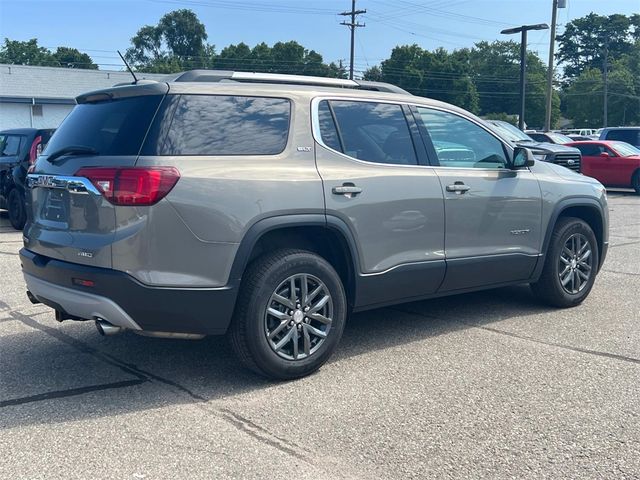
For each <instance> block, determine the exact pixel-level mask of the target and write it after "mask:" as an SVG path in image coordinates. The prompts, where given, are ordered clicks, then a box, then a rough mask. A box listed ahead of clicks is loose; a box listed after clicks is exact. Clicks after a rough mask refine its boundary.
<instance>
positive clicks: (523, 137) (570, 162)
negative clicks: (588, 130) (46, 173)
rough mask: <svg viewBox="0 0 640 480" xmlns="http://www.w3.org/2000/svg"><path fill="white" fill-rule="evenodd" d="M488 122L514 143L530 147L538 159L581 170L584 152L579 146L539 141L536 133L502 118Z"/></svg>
mask: <svg viewBox="0 0 640 480" xmlns="http://www.w3.org/2000/svg"><path fill="white" fill-rule="evenodd" d="M487 122H488V123H489V124H490V125H492V126H493V127H494V128H495V129H496V130H497V132H498V133H500V134H501V135H502V136H503V137H506V139H507V140H509V141H510V142H511V143H513V144H514V145H517V146H520V147H526V148H528V149H530V150H531V151H532V152H533V156H534V157H535V159H536V160H539V161H541V162H549V163H555V164H557V165H562V166H563V167H566V168H568V169H570V170H573V171H575V172H580V171H581V164H582V154H581V153H580V150H578V149H577V148H575V147H568V146H566V145H560V144H557V143H551V142H548V141H542V140H540V141H539V140H538V138H536V137H534V135H535V134H534V133H524V132H523V131H522V130H519V129H518V127H516V126H514V125H511V124H510V123H508V122H504V121H502V120H487ZM549 134H551V135H559V136H560V137H564V135H560V134H557V133H552V132H549ZM545 135H546V134H545ZM569 141H571V139H569Z"/></svg>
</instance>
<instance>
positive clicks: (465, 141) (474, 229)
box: [415, 107, 542, 291]
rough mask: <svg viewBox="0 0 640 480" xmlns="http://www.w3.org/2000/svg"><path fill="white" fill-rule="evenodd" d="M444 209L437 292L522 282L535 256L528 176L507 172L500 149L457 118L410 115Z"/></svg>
mask: <svg viewBox="0 0 640 480" xmlns="http://www.w3.org/2000/svg"><path fill="white" fill-rule="evenodd" d="M415 112H416V116H417V118H418V120H419V122H420V123H421V127H422V132H423V134H424V136H425V137H426V139H427V149H428V150H429V151H430V153H431V157H432V158H433V163H434V164H436V165H437V166H436V167H435V171H436V173H437V175H438V177H439V179H440V182H441V185H442V190H443V196H444V204H445V224H446V233H445V256H446V263H447V272H446V276H445V279H444V282H443V284H442V287H441V288H440V290H441V291H451V290H462V289H467V288H474V287H478V286H486V285H492V284H500V283H505V282H516V281H520V280H522V281H526V280H528V279H529V277H530V276H531V274H532V272H533V269H534V267H535V264H536V262H537V260H538V256H539V254H540V245H541V237H542V232H541V212H542V210H541V209H542V200H541V193H540V187H539V185H538V181H537V179H536V178H535V176H534V175H533V174H532V173H531V172H530V171H529V170H528V169H523V170H511V169H510V168H509V160H508V158H509V157H508V151H507V149H506V148H505V146H504V145H503V143H502V142H501V141H500V140H499V139H498V138H497V137H496V136H494V135H493V133H491V132H489V131H488V130H486V129H485V128H484V127H483V126H481V125H479V124H477V123H475V122H474V121H472V120H470V119H468V118H465V117H463V116H460V115H457V114H454V113H451V112H447V111H443V110H438V109H432V108H422V107H418V108H417V109H416V110H415Z"/></svg>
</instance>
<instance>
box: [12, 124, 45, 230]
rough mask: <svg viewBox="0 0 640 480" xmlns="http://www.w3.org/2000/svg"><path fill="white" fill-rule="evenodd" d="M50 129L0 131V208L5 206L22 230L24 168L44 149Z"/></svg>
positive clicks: (24, 215)
mask: <svg viewBox="0 0 640 480" xmlns="http://www.w3.org/2000/svg"><path fill="white" fill-rule="evenodd" d="M52 133H53V129H36V128H19V129H13V130H3V131H0V208H2V209H5V210H8V214H9V222H10V223H11V225H12V226H13V227H14V228H15V229H16V230H22V227H23V226H24V223H25V221H26V218H27V217H26V210H25V204H24V194H25V180H26V178H27V169H28V168H29V166H30V165H31V164H33V162H35V160H36V157H37V156H38V155H39V154H40V152H41V151H42V150H43V149H44V147H45V145H46V144H47V142H48V141H49V138H50V137H51V135H52Z"/></svg>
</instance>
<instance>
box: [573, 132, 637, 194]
mask: <svg viewBox="0 0 640 480" xmlns="http://www.w3.org/2000/svg"><path fill="white" fill-rule="evenodd" d="M573 145H574V146H575V147H576V148H578V149H579V150H580V151H581V152H582V162H583V163H582V173H584V174H585V175H589V176H590V177H593V178H595V179H597V180H598V181H599V182H600V183H602V184H603V185H605V186H607V187H623V188H633V189H634V190H635V191H636V193H637V194H639V195H640V149H638V148H636V147H634V146H632V145H629V144H628V143H626V142H614V141H602V142H594V141H591V142H579V143H574V144H573Z"/></svg>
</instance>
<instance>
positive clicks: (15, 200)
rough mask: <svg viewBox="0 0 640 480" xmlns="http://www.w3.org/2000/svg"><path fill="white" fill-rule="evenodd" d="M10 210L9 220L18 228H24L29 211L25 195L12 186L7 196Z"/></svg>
mask: <svg viewBox="0 0 640 480" xmlns="http://www.w3.org/2000/svg"><path fill="white" fill-rule="evenodd" d="M7 209H8V210H9V222H10V223H11V226H12V227H13V228H15V229H16V230H22V229H23V228H24V224H25V223H26V221H27V212H26V209H25V206H24V196H23V195H22V194H21V193H20V190H18V189H17V188H12V189H11V191H10V192H9V197H8V198H7Z"/></svg>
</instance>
